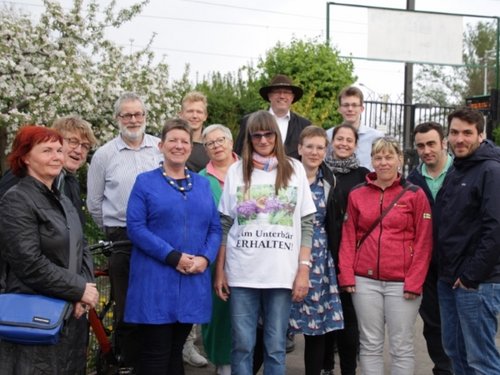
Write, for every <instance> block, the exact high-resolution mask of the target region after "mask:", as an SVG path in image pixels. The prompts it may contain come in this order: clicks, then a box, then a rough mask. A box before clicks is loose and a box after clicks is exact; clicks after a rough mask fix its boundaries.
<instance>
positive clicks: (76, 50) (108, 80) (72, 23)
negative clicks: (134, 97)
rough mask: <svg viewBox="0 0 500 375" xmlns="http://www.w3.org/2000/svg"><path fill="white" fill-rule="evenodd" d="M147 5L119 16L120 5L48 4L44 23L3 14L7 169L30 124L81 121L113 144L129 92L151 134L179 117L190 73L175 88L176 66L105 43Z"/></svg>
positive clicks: (0, 130)
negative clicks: (118, 104) (121, 103)
mask: <svg viewBox="0 0 500 375" xmlns="http://www.w3.org/2000/svg"><path fill="white" fill-rule="evenodd" d="M147 2H148V1H142V2H140V3H138V4H135V5H133V6H132V7H130V8H128V9H121V10H116V9H115V2H114V1H113V2H111V4H110V5H109V6H107V7H106V8H104V9H100V6H99V3H98V1H96V0H93V1H91V2H90V3H88V5H86V6H85V7H84V6H83V0H74V2H73V5H72V8H71V9H70V10H69V11H64V10H63V8H62V7H61V5H60V4H59V3H58V2H57V1H53V0H45V1H44V5H45V9H44V11H43V13H42V15H41V16H40V18H39V20H37V21H34V20H33V18H32V17H31V16H30V15H28V14H24V13H22V12H21V11H19V10H18V9H15V8H13V7H12V6H11V7H4V8H2V9H0V166H4V165H5V152H6V150H7V149H8V145H9V141H10V140H11V138H12V136H13V135H14V134H15V132H16V131H17V129H18V128H19V126H20V125H22V124H26V123H31V124H50V123H51V122H52V121H53V120H54V119H55V118H56V117H58V116H64V115H68V114H79V115H80V116H82V117H83V118H85V119H86V120H88V121H90V122H91V123H92V125H93V127H94V131H95V133H96V135H97V137H98V139H99V140H100V141H101V142H105V141H107V140H108V139H110V138H111V137H113V135H114V134H116V127H115V124H114V122H113V119H112V111H113V103H114V101H115V100H116V99H117V97H118V96H119V95H120V94H121V93H122V92H124V91H135V92H137V93H138V94H140V95H141V96H143V97H144V99H145V101H146V103H147V106H148V114H149V115H148V131H150V132H153V133H156V132H158V131H159V129H160V127H161V124H162V122H163V120H164V118H166V117H169V116H172V115H174V110H176V108H177V107H178V103H179V102H180V99H181V97H182V95H183V94H184V93H185V92H186V91H188V90H189V88H190V87H189V83H188V81H187V68H186V74H185V76H184V77H183V79H181V80H180V81H177V82H172V83H171V82H169V69H168V65H167V64H166V62H165V61H164V60H162V61H159V62H157V59H155V56H154V53H153V52H152V51H151V49H150V48H149V45H148V46H147V47H146V48H144V49H143V50H141V51H138V52H134V53H129V54H127V53H125V52H124V48H122V47H120V46H118V45H116V44H115V43H114V42H112V41H110V40H108V39H107V38H106V37H105V30H106V29H107V28H110V27H114V28H119V27H120V25H122V24H123V23H125V22H127V21H129V20H130V19H131V18H133V17H134V16H135V15H137V14H138V13H139V12H141V10H142V9H143V7H144V6H145V5H146V4H147ZM153 38H154V35H153V36H152V37H151V41H152V40H153ZM2 171H3V168H2Z"/></svg>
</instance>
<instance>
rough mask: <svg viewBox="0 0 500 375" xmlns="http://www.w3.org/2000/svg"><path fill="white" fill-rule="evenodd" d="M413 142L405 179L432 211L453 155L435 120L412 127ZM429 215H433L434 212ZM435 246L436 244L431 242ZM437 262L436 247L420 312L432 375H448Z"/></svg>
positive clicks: (448, 361) (449, 362) (450, 165)
mask: <svg viewBox="0 0 500 375" xmlns="http://www.w3.org/2000/svg"><path fill="white" fill-rule="evenodd" d="M413 135H414V138H415V146H416V148H417V153H418V156H419V157H420V160H421V161H422V163H421V164H420V165H419V166H418V167H417V168H415V169H414V170H413V171H411V173H410V175H409V176H408V180H409V181H411V182H412V183H414V184H415V185H418V186H420V187H421V188H422V189H423V190H424V191H425V193H426V195H427V198H428V199H429V203H430V205H431V207H432V210H433V211H434V203H435V201H436V197H437V195H438V193H439V190H440V189H441V186H442V185H443V181H444V179H445V177H446V174H447V173H448V171H449V170H450V168H452V165H453V158H452V157H451V156H450V154H448V151H447V148H446V141H445V139H444V131H443V127H442V126H441V125H439V124H438V123H435V122H424V123H422V124H420V125H418V126H416V127H415V130H414V131H413ZM432 217H433V218H434V217H436V216H435V215H434V212H433V213H432ZM433 227H434V244H436V238H437V231H436V228H437V223H436V222H434V223H433ZM434 249H436V246H434ZM437 277H438V265H437V254H436V251H433V253H432V260H431V264H430V267H429V271H428V273H427V277H426V279H425V283H424V292H423V297H422V304H421V305H420V310H419V312H420V316H421V317H422V320H423V321H424V337H425V341H426V342H427V351H428V353H429V356H430V358H431V360H432V362H434V368H433V369H432V372H433V374H434V375H448V374H449V375H451V374H452V370H451V361H450V359H449V358H448V356H447V355H446V354H445V352H444V349H443V344H442V342H441V318H440V316H439V303H438V295H437Z"/></svg>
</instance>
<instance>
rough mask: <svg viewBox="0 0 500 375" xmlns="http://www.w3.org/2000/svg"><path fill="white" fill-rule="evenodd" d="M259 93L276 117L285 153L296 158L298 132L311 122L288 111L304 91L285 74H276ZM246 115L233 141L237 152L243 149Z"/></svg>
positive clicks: (239, 152)
mask: <svg viewBox="0 0 500 375" xmlns="http://www.w3.org/2000/svg"><path fill="white" fill-rule="evenodd" d="M259 93H260V96H262V98H263V99H264V100H265V101H267V102H269V103H270V104H271V106H270V108H269V112H270V113H271V114H272V115H273V116H274V117H275V118H276V122H277V123H278V126H279V128H280V132H281V138H282V139H283V140H284V141H283V143H284V145H285V151H286V154H287V155H289V156H291V157H293V158H296V159H298V158H299V154H298V151H297V148H298V145H299V136H300V133H301V132H302V129H304V128H305V127H306V126H308V125H310V124H311V121H309V120H308V119H306V118H304V117H301V116H299V115H297V114H296V113H294V112H292V111H290V107H291V106H292V104H293V103H295V102H297V101H299V100H300V98H302V94H303V93H304V92H303V91H302V89H301V88H300V87H298V86H295V85H294V84H293V82H292V80H291V79H290V78H289V77H287V76H286V75H284V74H277V75H276V76H274V78H273V79H272V80H271V83H270V84H269V85H268V86H264V87H262V88H261V89H260V90H259ZM248 117H249V115H246V116H245V117H243V119H241V121H240V131H239V133H238V137H237V138H236V142H235V143H234V150H235V152H236V153H237V154H241V151H242V149H243V141H244V138H245V130H246V126H247V120H248Z"/></svg>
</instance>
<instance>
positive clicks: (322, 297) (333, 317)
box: [289, 171, 344, 336]
mask: <svg viewBox="0 0 500 375" xmlns="http://www.w3.org/2000/svg"><path fill="white" fill-rule="evenodd" d="M321 177H322V176H321V171H319V172H318V176H317V178H316V181H315V182H314V183H312V184H311V186H310V187H311V192H312V194H313V199H314V204H315V205H316V209H317V212H316V214H315V217H314V224H313V228H314V232H313V244H312V248H311V259H310V260H311V263H312V267H311V270H310V272H309V293H308V294H307V296H306V297H305V298H304V300H303V301H302V302H294V303H293V304H292V310H291V313H290V322H289V325H290V331H291V332H293V333H302V334H304V335H308V336H317V335H323V334H325V333H327V332H330V331H334V330H337V329H343V328H344V318H343V315H342V305H341V303H340V298H339V290H338V286H337V278H336V275H335V267H334V264H333V258H332V255H331V253H330V251H329V250H328V248H327V236H326V230H325V220H326V198H325V190H324V183H323V179H322V178H321Z"/></svg>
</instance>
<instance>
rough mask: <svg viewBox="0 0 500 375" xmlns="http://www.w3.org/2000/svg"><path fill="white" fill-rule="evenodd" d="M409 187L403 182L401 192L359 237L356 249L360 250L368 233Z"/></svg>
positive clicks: (409, 185) (408, 184) (407, 183)
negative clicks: (403, 185)
mask: <svg viewBox="0 0 500 375" xmlns="http://www.w3.org/2000/svg"><path fill="white" fill-rule="evenodd" d="M411 186H412V184H410V183H409V182H405V187H404V189H403V190H401V191H400V192H399V194H398V195H396V197H395V198H394V199H393V200H392V202H391V203H390V204H389V205H388V206H387V207H386V208H385V209H384V211H382V213H381V214H380V216H379V217H378V218H377V219H375V221H374V222H373V223H372V225H370V228H368V230H367V231H366V232H365V234H363V237H361V239H360V240H359V241H358V243H357V245H356V248H357V249H359V248H360V246H361V244H362V243H363V242H365V240H366V238H367V237H368V236H369V235H370V233H371V232H372V231H373V230H374V229H375V227H376V226H377V225H378V224H379V223H380V222H381V221H382V219H383V218H384V217H385V216H386V215H387V214H388V213H389V211H390V210H391V209H392V208H393V207H394V206H395V205H396V203H398V201H399V199H400V198H401V197H402V196H403V194H404V193H405V192H406V191H407V190H408V189H410V187H411Z"/></svg>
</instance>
